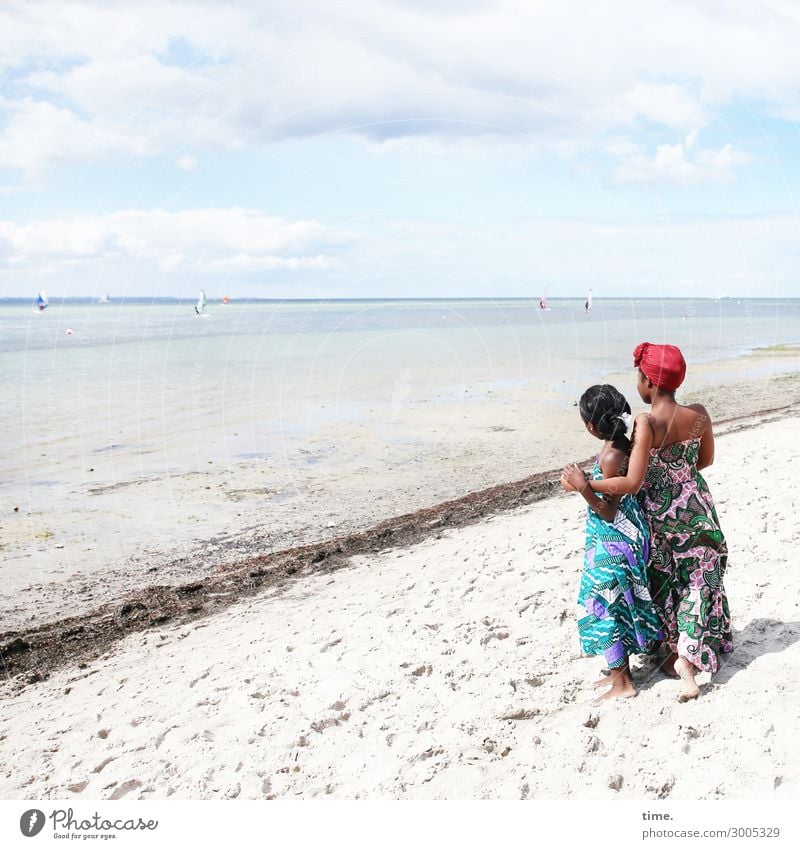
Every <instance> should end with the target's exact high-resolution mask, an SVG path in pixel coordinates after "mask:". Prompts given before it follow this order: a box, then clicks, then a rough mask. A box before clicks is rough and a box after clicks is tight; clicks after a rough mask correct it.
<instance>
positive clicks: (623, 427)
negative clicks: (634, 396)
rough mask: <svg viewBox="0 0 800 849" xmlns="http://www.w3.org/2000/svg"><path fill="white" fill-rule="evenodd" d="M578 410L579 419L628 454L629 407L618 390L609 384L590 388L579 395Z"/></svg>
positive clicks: (629, 448)
mask: <svg viewBox="0 0 800 849" xmlns="http://www.w3.org/2000/svg"><path fill="white" fill-rule="evenodd" d="M579 409H580V412H581V418H582V419H583V420H584V421H585V422H590V423H591V424H593V425H594V426H595V427H596V428H597V432H598V433H599V434H600V436H601V437H602V438H603V439H606V440H610V441H611V442H612V444H613V445H614V447H615V448H619V449H620V450H622V451H624V452H625V453H626V454H630V450H631V441H630V439H629V438H628V437H627V436H626V434H627V432H628V422H627V420H626V419H627V417H628V416H629V415H630V412H631V405H630V404H629V403H628V402H627V401H626V400H625V396H624V395H623V394H622V393H621V392H620V391H619V390H618V389H616V388H615V387H613V386H611V384H609V383H604V384H603V385H602V386H599V385H597V386H590V387H589V388H588V389H587V390H586V391H585V392H584V393H583V395H581V400H580V403H579Z"/></svg>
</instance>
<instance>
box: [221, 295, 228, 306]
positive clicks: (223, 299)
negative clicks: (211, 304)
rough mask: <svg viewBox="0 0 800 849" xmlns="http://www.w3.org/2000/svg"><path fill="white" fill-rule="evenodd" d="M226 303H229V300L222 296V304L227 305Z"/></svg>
mask: <svg viewBox="0 0 800 849" xmlns="http://www.w3.org/2000/svg"><path fill="white" fill-rule="evenodd" d="M228 301H230V298H229V297H228V296H227V295H223V296H222V303H223V304H227V303H228Z"/></svg>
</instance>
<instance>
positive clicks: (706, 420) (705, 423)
mask: <svg viewBox="0 0 800 849" xmlns="http://www.w3.org/2000/svg"><path fill="white" fill-rule="evenodd" d="M686 409H687V410H691V411H692V412H693V413H696V414H697V424H698V425H702V429H703V430H708V429H709V428H710V427H711V416H710V415H709V413H708V410H706V408H705V407H704V406H703V405H702V404H687V405H686Z"/></svg>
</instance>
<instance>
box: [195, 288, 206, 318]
mask: <svg viewBox="0 0 800 849" xmlns="http://www.w3.org/2000/svg"><path fill="white" fill-rule="evenodd" d="M207 303H208V301H207V300H206V290H205V289H201V290H200V297H199V298H198V299H197V303H196V304H195V307H194V311H195V312H196V313H197V314H198V315H199V316H202V317H203V318H208V314H207V313H206V312H205V308H206V304H207Z"/></svg>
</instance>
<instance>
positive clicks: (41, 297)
mask: <svg viewBox="0 0 800 849" xmlns="http://www.w3.org/2000/svg"><path fill="white" fill-rule="evenodd" d="M49 305H50V304H49V302H48V300H47V294H46V292H45V291H44V289H41V290H40V291H39V294H38V296H37V297H36V306H37V307H38V308H39V312H44V311H45V310H46V309H47V307H48V306H49Z"/></svg>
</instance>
